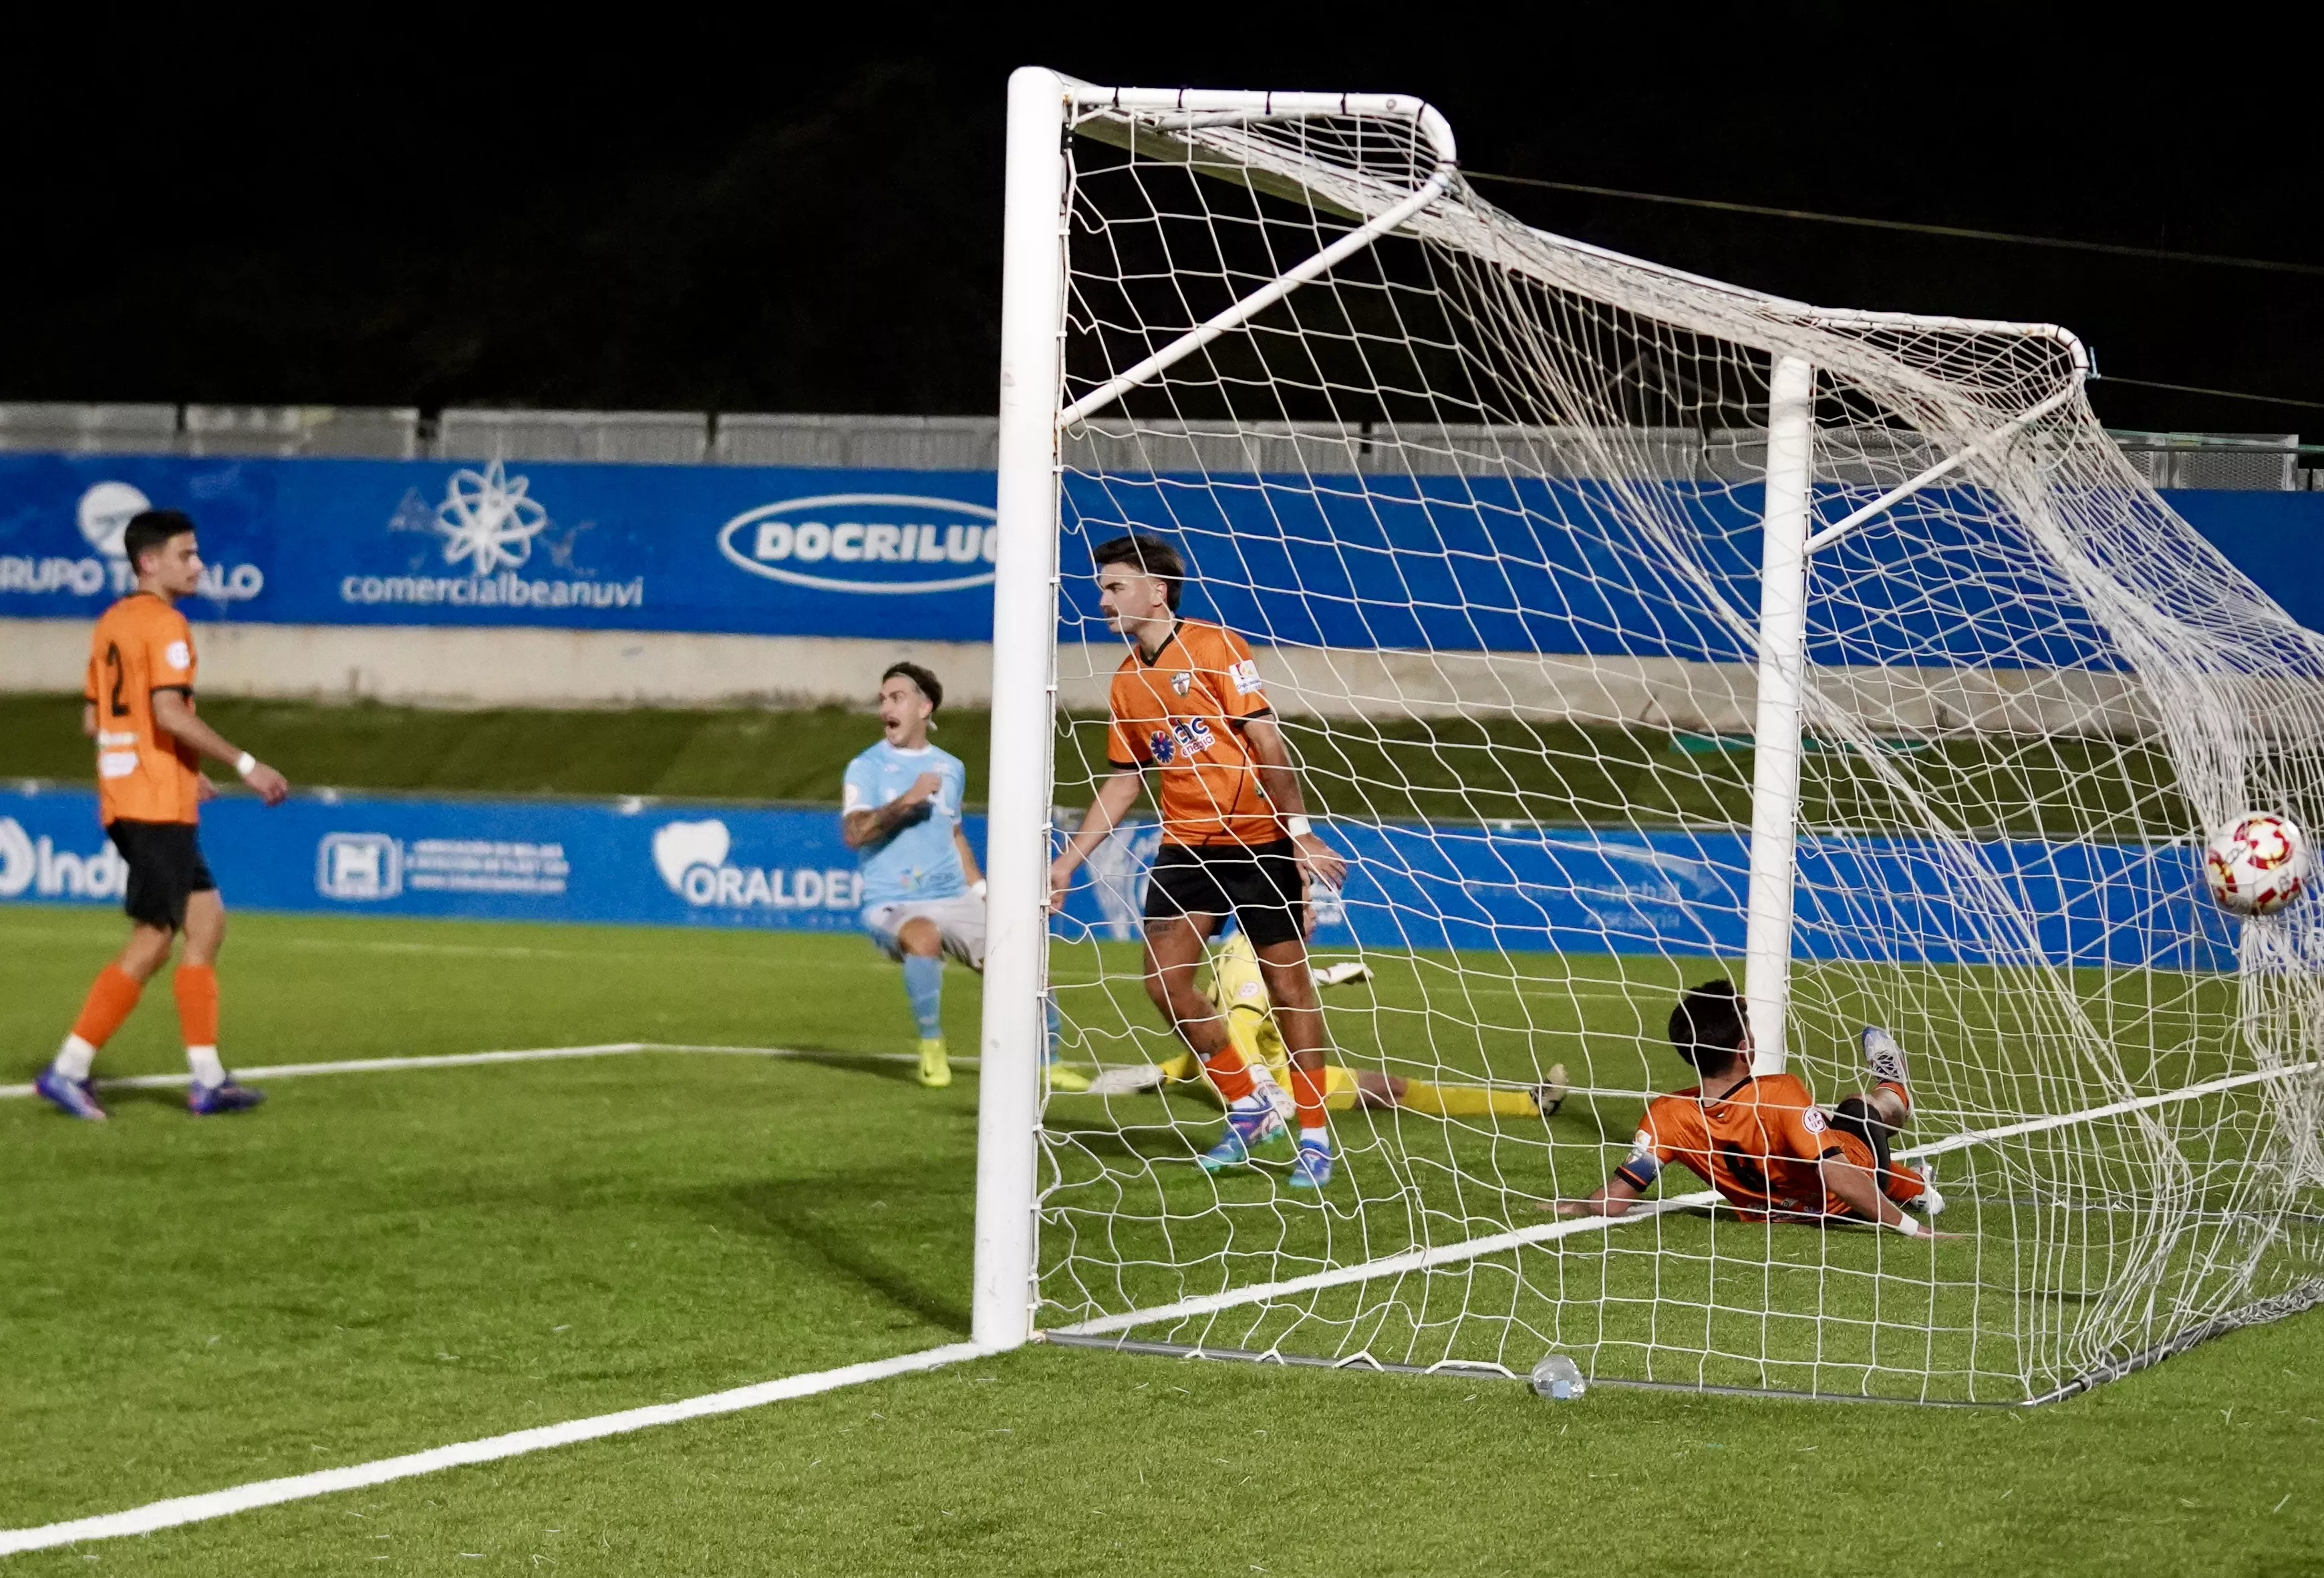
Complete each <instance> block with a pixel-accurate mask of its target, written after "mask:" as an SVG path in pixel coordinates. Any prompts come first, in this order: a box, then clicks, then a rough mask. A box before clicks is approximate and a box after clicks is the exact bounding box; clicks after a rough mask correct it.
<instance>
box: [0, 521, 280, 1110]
mask: <svg viewBox="0 0 2324 1578" xmlns="http://www.w3.org/2000/svg"><path fill="white" fill-rule="evenodd" d="M121 547H122V551H123V552H124V554H125V555H126V556H127V557H128V559H129V564H130V568H132V569H134V571H135V572H136V574H137V589H136V590H135V591H134V592H132V593H131V594H130V595H128V596H126V597H124V598H122V599H121V601H119V602H118V603H115V604H114V605H113V606H112V607H110V608H108V609H106V611H105V614H104V615H103V616H102V617H101V618H99V619H98V620H97V632H96V634H95V635H94V636H93V637H92V639H91V640H90V642H89V656H88V684H87V686H86V687H85V688H84V689H83V691H82V692H81V696H82V700H83V704H84V705H83V706H82V707H81V722H80V726H81V733H83V734H87V735H88V737H89V738H90V739H92V740H94V741H95V742H96V743H97V815H98V817H99V819H100V820H102V821H103V822H104V823H105V833H106V837H108V838H110V839H111V840H112V841H113V846H114V847H115V849H117V850H119V851H120V852H121V858H122V859H123V860H124V861H125V862H126V863H128V866H129V892H128V897H127V899H126V900H125V901H124V904H123V906H122V908H123V909H126V910H127V911H128V912H129V919H130V930H129V943H128V946H125V947H124V948H123V949H122V950H121V953H120V955H119V956H118V957H117V958H115V960H114V961H113V963H112V964H107V965H106V967H105V968H104V970H102V971H101V972H99V973H98V974H97V982H96V983H95V984H94V985H92V986H91V987H90V988H89V989H88V1001H86V1002H84V1003H83V1004H82V1005H81V1010H80V1016H79V1017H78V1019H76V1020H73V1028H72V1033H71V1034H70V1035H69V1036H67V1037H66V1038H65V1042H64V1046H63V1047H60V1049H59V1050H58V1052H57V1056H56V1060H55V1061H54V1062H52V1063H51V1064H50V1065H49V1066H48V1067H46V1068H45V1069H42V1071H41V1075H40V1078H39V1079H38V1080H37V1081H35V1082H34V1088H36V1089H38V1090H39V1091H40V1093H41V1094H42V1095H43V1096H45V1097H47V1098H48V1099H49V1100H50V1101H51V1102H52V1103H55V1104H56V1106H57V1107H58V1108H59V1109H60V1110H61V1111H63V1112H68V1113H70V1114H71V1115H72V1116H73V1117H76V1118H86V1119H89V1120H92V1121H97V1120H102V1119H103V1118H104V1117H105V1115H106V1113H105V1109H104V1108H103V1107H101V1106H99V1105H98V1104H97V1091H96V1087H95V1085H94V1084H93V1082H92V1081H91V1079H90V1077H89V1068H90V1066H91V1065H92V1064H94V1063H95V1062H96V1060H97V1052H98V1050H99V1049H100V1048H102V1047H104V1045H105V1043H106V1041H107V1040H108V1039H110V1038H112V1035H113V1032H114V1031H115V1030H117V1029H120V1028H121V1024H122V1021H123V1020H126V1019H127V1018H128V1017H129V1014H130V1010H133V1009H134V1008H135V1007H136V1006H137V999H138V996H139V995H140V994H141V993H142V992H143V991H144V990H145V983H147V982H148V981H151V980H152V978H153V977H154V975H155V974H157V973H158V972H159V971H160V970H161V966H162V965H164V964H168V963H169V962H170V950H171V946H172V945H173V944H174V943H175V942H176V940H177V936H178V934H179V933H180V932H183V933H185V934H186V951H185V953H184V954H183V955H181V956H180V959H179V961H178V968H177V973H176V976H175V979H174V981H173V982H172V985H173V986H174V988H175V991H176V995H177V999H178V1028H179V1029H180V1031H181V1032H182V1033H183V1034H184V1037H185V1043H186V1066H187V1067H188V1068H189V1069H190V1070H191V1071H192V1073H193V1076H194V1080H193V1086H192V1088H191V1089H189V1091H188V1092H187V1093H186V1110H187V1111H188V1112H192V1113H194V1114H196V1115H197V1116H204V1117H206V1116H208V1115H210V1114H212V1113H216V1112H241V1111H243V1110H244V1108H247V1107H254V1106H256V1105H257V1104H258V1103H259V1102H260V1100H261V1099H262V1098H261V1097H260V1095H259V1093H258V1092H256V1091H254V1090H252V1089H250V1088H249V1087H247V1086H245V1085H240V1084H235V1082H234V1080H233V1078H232V1076H230V1075H228V1074H227V1073H226V1066H225V1065H224V1064H222V1063H221V1062H220V1061H219V1060H218V1049H217V1041H218V989H217V955H218V949H219V948H220V947H221V946H223V945H224V944H225V942H226V905H225V904H224V902H222V901H221V900H219V898H218V892H217V882H216V881H213V880H212V879H211V877H210V869H209V867H208V865H207V864H206V863H204V862H203V860H202V849H201V844H200V841H199V840H198V838H197V837H196V836H195V831H194V829H195V825H196V824H197V823H198V821H199V819H200V817H201V811H200V806H201V802H202V801H204V800H206V799H208V798H211V797H212V796H214V795H215V794H216V793H217V790H215V789H212V788H211V787H210V782H209V780H208V779H206V778H204V777H203V776H202V771H201V761H202V758H203V757H205V756H207V757H208V758H209V759H210V760H211V761H225V762H229V763H231V764H232V765H233V767H234V770H235V772H237V773H239V774H240V775H241V776H242V780H243V781H244V783H246V784H248V785H249V786H250V787H251V788H252V789H256V790H257V791H258V793H259V797H260V798H263V800H265V802H266V803H267V804H268V805H270V806H278V805H281V803H282V800H283V798H284V797H285V796H287V795H288V794H289V793H290V792H291V786H290V785H289V784H288V783H287V782H285V781H284V780H283V777H282V775H281V773H279V772H277V771H274V770H273V769H272V768H271V767H269V766H267V765H266V764H265V763H264V762H263V761H259V760H258V758H256V757H255V756H253V755H251V754H250V753H249V752H246V751H243V750H240V749H238V748H236V747H235V746H234V745H231V744H228V743H226V740H225V739H224V738H223V737H222V736H221V735H220V734H218V732H217V730H216V729H213V728H211V727H210V726H209V725H208V724H205V723H203V722H202V721H201V720H200V719H199V718H198V717H196V716H195V715H194V632H193V629H192V627H191V626H189V625H188V624H187V623H186V616H185V615H184V614H180V613H179V612H178V609H177V602H178V599H179V598H180V597H185V596H189V595H191V594H192V592H193V590H194V588H195V586H198V584H199V582H200V580H201V575H202V556H201V554H200V552H199V550H198V544H197V542H196V540H195V537H194V523H193V521H190V520H189V519H187V518H186V517H185V516H184V515H182V514H180V513H179V512H177V511H175V510H147V511H144V512H142V513H140V514H139V515H137V516H136V517H135V518H134V519H133V520H131V521H130V522H129V526H128V529H127V531H124V533H123V534H122V539H121Z"/></svg>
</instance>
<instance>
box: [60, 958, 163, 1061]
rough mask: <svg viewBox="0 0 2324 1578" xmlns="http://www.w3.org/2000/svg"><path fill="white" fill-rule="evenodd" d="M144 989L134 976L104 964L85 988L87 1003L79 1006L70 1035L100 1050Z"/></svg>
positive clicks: (117, 966)
mask: <svg viewBox="0 0 2324 1578" xmlns="http://www.w3.org/2000/svg"><path fill="white" fill-rule="evenodd" d="M144 990H145V988H144V987H143V985H142V984H140V983H139V982H138V980H137V977H135V976H134V975H132V974H130V973H129V972H128V971H126V970H124V969H123V968H122V967H121V966H120V965H118V964H107V965H106V967H105V968H104V969H102V970H100V971H98V972H97V981H96V983H94V984H93V985H91V986H90V987H89V989H88V1001H85V1002H83V1003H82V1004H81V1005H80V1017H79V1018H78V1019H77V1020H73V1028H72V1033H73V1034H74V1035H76V1036H78V1037H79V1038H81V1039H82V1040H84V1041H86V1042H88V1044H89V1045H90V1046H92V1047H102V1046H104V1045H105V1044H106V1042H107V1041H109V1040H111V1039H112V1038H113V1032H114V1031H115V1030H117V1029H120V1028H121V1021H122V1020H125V1019H127V1018H128V1017H129V1010H132V1009H134V1008H135V1007H136V1006H137V994H138V993H139V992H143V991H144Z"/></svg>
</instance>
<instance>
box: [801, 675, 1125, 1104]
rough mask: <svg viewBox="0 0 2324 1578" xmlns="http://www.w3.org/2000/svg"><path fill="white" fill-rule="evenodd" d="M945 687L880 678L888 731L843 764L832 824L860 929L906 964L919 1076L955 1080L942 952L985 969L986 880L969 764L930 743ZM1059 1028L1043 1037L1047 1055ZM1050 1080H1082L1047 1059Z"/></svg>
mask: <svg viewBox="0 0 2324 1578" xmlns="http://www.w3.org/2000/svg"><path fill="white" fill-rule="evenodd" d="M943 700H944V686H943V685H942V684H941V683H940V682H938V680H937V678H936V676H935V675H934V674H931V673H930V672H928V670H927V669H923V668H921V667H920V666H919V665H918V663H897V664H893V665H891V666H890V668H889V669H888V671H887V672H886V673H885V674H882V675H881V677H880V728H881V733H882V734H884V735H885V736H886V737H885V738H884V739H882V740H881V742H880V743H878V744H877V745H874V746H872V747H871V749H870V750H869V751H866V752H863V754H862V755H861V756H858V757H857V758H856V759H855V760H854V761H851V762H849V763H848V764H847V787H846V795H845V801H844V806H843V807H842V809H841V811H840V829H841V834H842V836H844V838H845V839H846V841H847V845H848V847H849V848H851V849H853V850H854V851H856V852H857V853H856V859H857V862H858V863H859V865H860V866H861V868H862V873H863V887H862V892H863V929H864V930H866V931H868V932H870V933H871V940H872V941H873V942H875V943H877V944H879V945H880V947H881V950H882V951H884V952H885V953H886V954H887V955H888V956H889V957H890V958H891V959H896V960H899V961H900V962H901V963H902V964H903V966H904V995H905V996H906V997H908V998H909V999H910V1000H911V1004H912V1017H913V1019H915V1020H918V1024H919V1031H920V1083H921V1084H924V1085H927V1086H930V1087H931V1088H940V1087H942V1086H944V1085H948V1084H951V1083H952V1065H951V1062H950V1061H949V1060H948V1058H947V1057H946V1055H945V1042H944V1022H943V1009H944V962H945V955H947V954H949V955H952V956H953V957H954V958H955V959H958V960H959V961H960V962H961V963H962V964H966V965H967V966H968V967H969V968H970V969H972V970H976V971H980V972H981V971H982V970H983V968H984V880H983V878H982V876H981V875H980V874H979V873H978V872H977V869H976V852H975V851H973V850H972V849H970V848H969V846H968V837H967V835H966V834H964V832H962V830H961V801H962V798H963V797H964V793H965V791H966V789H967V785H968V770H967V769H966V768H964V767H963V766H962V765H961V761H960V758H959V757H957V756H954V755H953V754H952V753H951V752H947V751H942V750H939V749H937V748H936V746H934V745H931V744H929V743H928V730H929V729H930V728H932V727H933V726H934V725H933V724H932V723H931V722H930V719H932V718H933V717H934V716H935V715H936V707H937V705H938V704H939V703H941V702H942V701H943ZM1055 1039H1056V1037H1055V1030H1054V1026H1053V1028H1052V1034H1051V1041H1052V1044H1053V1051H1052V1057H1054V1042H1055ZM1049 1084H1050V1087H1051V1088H1052V1089H1056V1090H1085V1089H1087V1088H1088V1084H1089V1082H1088V1081H1087V1080H1086V1079H1085V1078H1084V1077H1083V1076H1082V1075H1078V1074H1075V1073H1074V1072H1073V1071H1072V1070H1070V1069H1067V1068H1064V1067H1061V1066H1056V1064H1055V1063H1054V1062H1052V1064H1051V1066H1050V1069H1049Z"/></svg>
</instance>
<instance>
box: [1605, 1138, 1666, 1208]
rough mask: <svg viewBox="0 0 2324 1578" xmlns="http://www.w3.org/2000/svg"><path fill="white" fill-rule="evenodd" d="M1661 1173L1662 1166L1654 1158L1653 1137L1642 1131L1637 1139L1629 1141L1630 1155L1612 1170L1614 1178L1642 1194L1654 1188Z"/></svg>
mask: <svg viewBox="0 0 2324 1578" xmlns="http://www.w3.org/2000/svg"><path fill="white" fill-rule="evenodd" d="M1662 1172H1663V1164H1662V1163H1661V1162H1660V1161H1659V1160H1658V1159H1656V1158H1655V1140H1654V1136H1653V1135H1651V1134H1648V1133H1647V1132H1646V1130H1643V1129H1642V1130H1639V1131H1638V1134H1637V1138H1636V1139H1635V1140H1631V1141H1630V1154H1629V1155H1628V1156H1626V1157H1624V1158H1622V1165H1621V1166H1620V1167H1616V1168H1615V1169H1614V1176H1615V1177H1618V1178H1621V1179H1623V1180H1624V1181H1626V1182H1628V1184H1630V1185H1631V1186H1634V1187H1636V1188H1637V1189H1638V1190H1639V1191H1640V1192H1641V1193H1643V1192H1644V1191H1646V1190H1647V1189H1651V1188H1653V1187H1654V1186H1655V1179H1656V1178H1658V1177H1662Z"/></svg>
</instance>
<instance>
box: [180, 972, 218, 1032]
mask: <svg viewBox="0 0 2324 1578" xmlns="http://www.w3.org/2000/svg"><path fill="white" fill-rule="evenodd" d="M172 984H173V985H174V986H175V987H176V990H177V993H178V1029H179V1031H180V1034H181V1035H183V1036H184V1038H185V1042H186V1045H187V1046H189V1047H215V1046H217V1021H218V1007H217V968H216V966H214V965H210V964H180V965H179V966H178V972H177V979H176V980H175V982H173V983H172Z"/></svg>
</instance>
